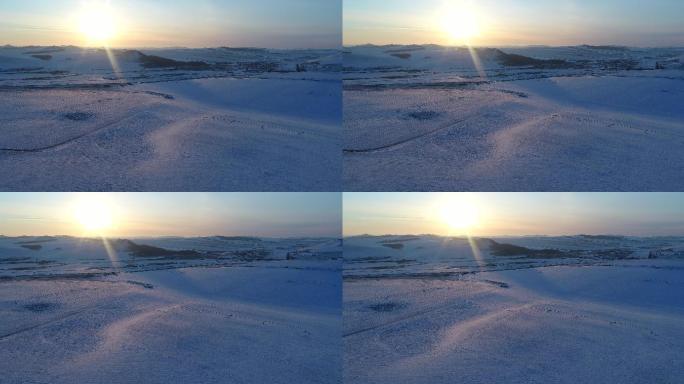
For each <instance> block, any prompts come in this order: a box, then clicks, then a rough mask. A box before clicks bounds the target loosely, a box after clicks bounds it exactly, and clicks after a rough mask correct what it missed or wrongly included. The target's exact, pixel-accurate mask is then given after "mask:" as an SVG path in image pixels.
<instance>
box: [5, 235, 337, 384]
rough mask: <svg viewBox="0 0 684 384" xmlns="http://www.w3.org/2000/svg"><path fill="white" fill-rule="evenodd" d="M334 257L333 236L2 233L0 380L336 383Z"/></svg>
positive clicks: (13, 381)
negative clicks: (123, 236) (9, 235)
mask: <svg viewBox="0 0 684 384" xmlns="http://www.w3.org/2000/svg"><path fill="white" fill-rule="evenodd" d="M106 249H109V252H107V250H106ZM340 268H341V244H340V240H339V239H284V240H277V239H256V238H224V237H208V238H191V239H186V238H163V239H134V240H116V241H115V240H111V241H109V242H108V245H107V246H106V247H105V246H103V243H102V241H101V240H94V239H77V238H69V237H42V238H0V318H2V322H1V323H0V372H2V379H0V382H2V383H3V384H4V383H7V384H14V383H75V382H77V383H138V382H145V383H189V382H201V383H225V382H231V383H339V382H340V381H341V359H342V357H341V340H340V332H341V318H340V303H341V277H340Z"/></svg>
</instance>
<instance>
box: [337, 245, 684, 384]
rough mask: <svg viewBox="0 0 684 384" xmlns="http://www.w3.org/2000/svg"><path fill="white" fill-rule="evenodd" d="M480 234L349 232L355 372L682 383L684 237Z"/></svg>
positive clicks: (349, 328) (364, 375)
mask: <svg viewBox="0 0 684 384" xmlns="http://www.w3.org/2000/svg"><path fill="white" fill-rule="evenodd" d="M470 244H471V243H469V242H468V240H466V239H448V238H440V237H434V236H418V237H406V236H404V237H396V236H385V237H354V238H348V239H345V267H344V268H345V272H344V273H345V281H344V309H343V312H344V326H343V328H344V330H343V339H344V342H343V343H344V352H345V355H344V375H345V380H347V381H348V382H351V383H453V382H461V383H540V384H541V383H578V382H579V383H589V382H591V383H672V384H674V383H678V382H680V381H681V377H682V376H683V375H684V368H682V367H684V358H683V357H682V356H684V238H648V239H642V238H622V237H612V236H601V237H592V236H573V237H556V238H548V237H529V238H502V239H474V240H473V242H472V244H473V246H474V248H471V245H470ZM471 249H476V250H477V252H476V253H477V254H478V256H477V257H475V256H474V252H473V251H470V250H471Z"/></svg>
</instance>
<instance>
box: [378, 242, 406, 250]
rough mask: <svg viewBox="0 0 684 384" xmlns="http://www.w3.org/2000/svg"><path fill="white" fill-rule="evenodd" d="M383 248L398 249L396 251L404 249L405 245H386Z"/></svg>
mask: <svg viewBox="0 0 684 384" xmlns="http://www.w3.org/2000/svg"><path fill="white" fill-rule="evenodd" d="M382 246H383V247H387V248H392V249H396V250H400V249H403V248H404V244H402V243H386V244H383V245H382Z"/></svg>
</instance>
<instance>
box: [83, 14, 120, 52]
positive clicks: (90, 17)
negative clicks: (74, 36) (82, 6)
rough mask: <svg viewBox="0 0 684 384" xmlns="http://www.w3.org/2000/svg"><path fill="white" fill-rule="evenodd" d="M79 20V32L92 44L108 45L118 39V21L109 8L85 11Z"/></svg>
mask: <svg viewBox="0 0 684 384" xmlns="http://www.w3.org/2000/svg"><path fill="white" fill-rule="evenodd" d="M78 19H79V20H78V24H79V30H80V31H81V33H82V34H83V36H84V37H85V38H86V39H87V40H88V41H89V42H91V43H98V44H107V43H109V42H111V41H112V39H114V38H115V37H116V34H117V28H116V20H115V17H114V14H113V13H112V11H111V10H109V9H108V8H105V7H100V8H90V9H87V10H84V11H83V12H82V13H81V14H80V15H79V18H78Z"/></svg>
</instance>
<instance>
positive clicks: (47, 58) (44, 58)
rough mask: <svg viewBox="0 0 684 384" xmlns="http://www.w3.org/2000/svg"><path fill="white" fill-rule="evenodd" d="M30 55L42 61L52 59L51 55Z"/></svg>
mask: <svg viewBox="0 0 684 384" xmlns="http://www.w3.org/2000/svg"><path fill="white" fill-rule="evenodd" d="M31 57H35V58H36V59H40V60H43V61H49V60H52V55H31Z"/></svg>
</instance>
